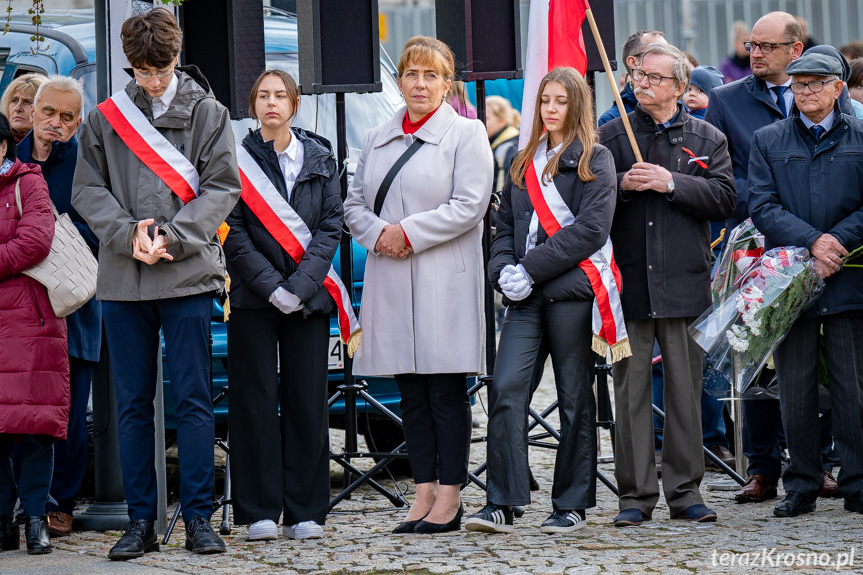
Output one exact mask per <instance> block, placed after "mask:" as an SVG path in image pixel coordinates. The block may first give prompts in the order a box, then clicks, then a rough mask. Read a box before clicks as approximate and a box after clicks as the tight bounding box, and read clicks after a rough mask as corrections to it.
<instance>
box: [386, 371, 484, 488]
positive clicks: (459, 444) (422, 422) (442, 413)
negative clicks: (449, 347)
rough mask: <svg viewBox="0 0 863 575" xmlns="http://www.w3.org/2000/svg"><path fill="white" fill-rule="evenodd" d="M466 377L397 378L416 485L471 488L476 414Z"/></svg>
mask: <svg viewBox="0 0 863 575" xmlns="http://www.w3.org/2000/svg"><path fill="white" fill-rule="evenodd" d="M465 377H466V374H464V373H433V374H425V373H404V374H398V375H396V376H395V379H396V383H397V384H398V386H399V391H400V392H401V395H402V400H401V411H402V426H403V427H404V432H405V441H406V442H407V447H408V459H410V462H411V469H412V470H413V474H414V481H415V482H416V483H430V482H432V481H439V482H440V484H441V485H461V484H462V483H467V466H468V458H469V457H470V434H471V414H470V397H468V394H467V383H466V382H465Z"/></svg>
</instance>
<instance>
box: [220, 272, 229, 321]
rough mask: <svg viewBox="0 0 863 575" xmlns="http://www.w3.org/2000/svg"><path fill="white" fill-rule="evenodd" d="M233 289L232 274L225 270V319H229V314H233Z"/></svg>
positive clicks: (223, 307) (223, 305)
mask: <svg viewBox="0 0 863 575" xmlns="http://www.w3.org/2000/svg"><path fill="white" fill-rule="evenodd" d="M230 291H231V276H229V275H228V272H225V303H224V304H222V310H223V311H224V313H225V321H226V322H227V321H228V316H229V315H231V296H230V295H229V292H230Z"/></svg>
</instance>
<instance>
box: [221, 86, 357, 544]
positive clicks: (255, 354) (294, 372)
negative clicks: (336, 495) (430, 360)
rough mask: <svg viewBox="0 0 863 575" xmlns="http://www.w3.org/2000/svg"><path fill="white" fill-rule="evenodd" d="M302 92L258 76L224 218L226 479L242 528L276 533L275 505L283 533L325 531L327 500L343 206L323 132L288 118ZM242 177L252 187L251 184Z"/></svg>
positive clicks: (259, 535) (266, 535) (269, 535)
mask: <svg viewBox="0 0 863 575" xmlns="http://www.w3.org/2000/svg"><path fill="white" fill-rule="evenodd" d="M299 103H300V102H299V91H298V89H297V85H296V83H295V82H294V80H293V78H291V76H290V75H288V74H287V73H285V72H282V71H281V70H270V71H267V72H264V73H263V74H262V75H261V76H260V77H259V78H258V80H257V81H256V82H255V85H254V87H253V88H252V93H251V96H250V109H251V110H252V115H253V117H255V118H256V119H257V120H258V121H259V122H260V123H261V128H260V130H257V131H252V132H250V133H249V135H248V136H246V137H245V139H244V140H243V144H242V146H243V148H242V149H240V150H238V160H239V164H240V170H241V172H243V175H244V178H243V195H242V199H241V200H240V202H239V203H238V204H237V205H236V207H235V208H234V210H233V212H231V215H230V216H229V217H228V219H227V224H228V226H229V227H230V231H229V232H228V235H227V237H226V238H225V254H226V256H227V268H228V273H229V275H230V278H231V288H230V300H231V310H232V311H231V315H230V319H229V321H228V355H229V357H230V358H231V359H230V363H229V365H228V375H229V379H230V382H231V409H230V412H229V420H228V424H229V430H230V437H231V448H232V449H231V457H232V462H231V463H232V465H231V479H232V481H233V482H234V489H233V503H234V507H235V511H234V513H235V518H236V521H237V523H239V524H251V526H250V528H249V539H251V540H260V539H275V538H276V537H278V525H277V522H278V520H279V516H280V515H282V512H283V511H284V525H285V527H284V530H285V534H286V535H288V536H289V537H293V538H307V537H322V536H323V528H322V525H323V524H324V520H325V518H326V514H327V507H328V504H329V486H330V481H329V475H330V472H329V469H330V466H329V445H328V432H327V429H328V425H327V424H328V421H327V352H328V346H329V333H330V319H329V318H330V313H331V312H332V311H333V310H335V305H334V300H333V298H332V296H330V294H329V293H328V292H327V289H326V288H325V287H323V283H324V280H325V278H326V277H327V273H328V272H329V270H330V267H331V265H332V260H333V257H334V255H335V253H336V248H338V246H339V240H340V239H341V229H342V225H343V221H344V217H343V212H342V202H341V195H340V187H339V180H338V173H337V170H336V161H335V158H334V157H333V154H332V151H331V150H330V144H329V142H328V141H327V140H325V139H324V138H321V137H320V136H318V135H317V134H313V133H311V132H306V131H304V130H300V129H296V128H292V127H291V125H290V122H291V119H292V118H293V117H294V115H295V113H296V111H297V109H298V107H299ZM244 162H245V164H244ZM244 166H245V167H244ZM256 174H257V175H258V176H259V177H258V179H257V180H256V178H255V175H256ZM249 186H253V188H256V189H257V190H258V192H261V193H260V194H259V195H252V196H250V195H249V191H250V189H249ZM265 187H268V189H269V190H270V192H269V195H267V194H266V193H264V190H263V189H261V188H265ZM262 203H263V204H264V205H263V206H262ZM296 216H299V219H300V220H302V222H298V220H297V219H296ZM292 222H293V223H292ZM285 224H287V226H288V227H289V228H291V229H292V230H293V231H294V233H295V234H296V238H297V240H299V243H300V244H302V243H303V241H302V240H303V237H305V238H306V240H307V241H308V244H307V245H306V246H305V249H304V250H303V249H302V248H300V251H299V252H298V251H297V248H296V245H297V242H295V243H294V244H291V242H290V241H287V242H286V240H285V235H284V233H283V230H282V231H279V226H283V225H285ZM297 224H299V225H297ZM274 234H275V236H274ZM277 237H278V238H279V239H277ZM277 349H278V358H277ZM277 359H278V361H277ZM277 366H278V367H277ZM280 413H281V417H280Z"/></svg>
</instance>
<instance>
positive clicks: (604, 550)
mask: <svg viewBox="0 0 863 575" xmlns="http://www.w3.org/2000/svg"><path fill="white" fill-rule="evenodd" d="M550 372H551V370H550V369H547V370H546V377H545V379H544V380H543V383H542V385H541V386H540V388H539V390H538V391H537V394H536V397H535V400H534V407H535V408H539V409H541V408H543V407H545V406H546V405H548V404H549V403H551V401H552V400H553V399H554V393H555V392H554V385H553V381H552V380H551V376H550ZM481 399H482V401H479V402H477V404H476V405H475V406H474V415H475V417H476V419H477V420H478V421H479V422H480V426H479V427H478V428H476V429H475V436H477V437H480V436H483V435H484V434H485V423H486V420H487V419H486V416H485V413H484V409H483V404H484V403H483V402H484V401H485V394H484V392H483V393H481ZM551 421H553V422H556V420H555V419H554V418H552V420H551ZM600 435H601V439H602V441H601V450H602V453H601V455H606V456H607V455H610V453H611V449H610V442H609V438H608V433H607V432H605V431H602V432H601V434H600ZM342 441H343V434H341V433H339V432H335V431H334V432H333V444H334V446H338V445H339V444H340V443H341V442H342ZM338 448H340V447H338ZM471 459H472V461H471V468H472V469H474V468H475V467H476V466H477V465H478V464H480V463H481V462H482V461H483V460H484V459H485V447H484V444H483V443H477V444H475V445H474V446H473V449H472V451H471ZM530 459H531V467H532V469H533V472H534V474H535V475H536V478H537V480H538V481H539V484H540V491H539V492H535V493H534V494H533V499H534V502H533V503H532V504H531V505H530V506H529V507H527V508H526V511H525V514H524V516H523V517H522V518H521V519H516V520H515V521H516V523H515V531H514V532H513V533H512V534H508V535H487V534H482V533H469V532H467V531H464V530H462V531H459V532H456V533H451V534H446V535H436V536H424V535H401V536H395V535H391V534H390V531H391V530H392V528H393V527H395V525H396V524H397V523H398V522H399V521H401V520H402V518H403V517H404V515H405V514H406V508H395V507H393V506H392V505H391V504H390V503H389V502H388V501H387V500H386V499H385V498H383V497H382V496H380V495H379V494H378V493H377V492H375V491H374V490H372V489H369V488H366V487H363V488H361V489H359V490H358V491H357V492H355V494H354V497H353V498H352V499H350V500H347V501H344V502H342V503H340V504H339V505H338V506H337V508H336V510H335V511H334V512H333V513H332V514H331V515H330V516H329V517H328V519H327V525H326V527H325V536H326V538H325V539H323V540H311V541H309V540H306V541H293V540H290V539H285V538H280V539H279V540H278V541H270V542H254V543H253V542H249V541H248V540H247V539H246V535H247V531H246V528H245V527H235V528H234V530H233V534H232V535H231V536H229V537H227V538H226V539H227V545H228V552H227V553H226V554H224V555H210V556H195V555H192V554H190V553H188V552H187V551H185V550H184V547H183V544H184V537H183V527H182V523H181V524H180V525H178V526H177V528H176V529H175V531H174V535H173V536H172V538H171V541H170V543H169V545H168V546H163V547H162V551H161V552H160V553H151V554H148V555H146V556H145V557H143V558H141V559H138V560H135V561H132V562H129V563H127V564H125V565H122V566H121V565H117V564H115V563H111V562H109V561H108V560H107V559H104V561H101V562H99V561H98V560H99V558H104V556H105V554H106V553H107V551H108V549H109V548H110V546H111V545H113V543H114V542H115V541H116V539H117V536H118V535H119V534H118V533H110V532H109V533H97V532H86V533H76V534H73V535H72V536H69V537H65V538H62V539H55V540H54V546H55V553H54V554H53V555H51V556H44V557H38V556H34V557H26V556H25V555H24V553H25V552H24V551H16V552H4V553H2V554H0V573H25V572H26V573H29V572H33V573H55V572H56V573H63V574H72V573H82V574H88V575H90V574H93V573H120V572H123V573H126V572H128V573H143V574H145V575H147V574H150V575H155V574H157V573H171V572H175V573H195V574H207V575H209V574H214V575H215V574H229V573H230V574H233V573H256V574H257V573H261V574H262V573H286V574H287V573H297V574H323V573H340V574H341V573H345V574H347V573H387V574H390V573H393V574H394V573H420V574H427V573H472V574H486V573H488V574H491V573H495V574H497V573H507V574H508V573H512V574H517V573H518V574H520V573H529V574H543V573H567V574H576V573H585V574H593V573H663V574H667V575H673V574H675V573H702V572H715V573H730V572H734V573H738V572H745V571H753V572H762V573H788V572H793V573H815V572H819V573H820V572H824V571H835V570H837V569H836V564H837V561H839V562H845V563H851V562H852V561H853V564H852V565H847V566H844V567H842V570H843V571H845V572H853V573H863V521H861V519H863V517H861V516H860V515H859V514H851V513H849V512H847V511H845V510H844V509H843V506H842V500H841V499H838V500H835V499H834V500H824V499H821V500H819V501H818V510H817V511H816V512H815V513H814V514H810V515H806V516H803V517H798V518H794V519H778V518H775V517H773V515H772V510H773V504H774V502H766V503H761V504H745V505H738V504H735V503H734V502H733V500H732V497H731V492H728V491H712V490H708V489H707V484H709V483H715V482H720V481H722V480H723V479H724V478H725V476H723V475H721V474H719V473H711V472H708V473H707V475H706V476H705V480H704V484H703V485H702V493H703V495H704V497H705V500H706V503H707V505H708V506H710V507H711V508H713V509H714V510H715V511H716V512H717V513H718V514H719V522H718V523H713V524H703V525H701V524H690V523H687V522H682V521H675V520H671V519H669V517H668V508H667V507H665V505H664V502H663V501H662V499H661V500H660V503H659V506H658V507H657V509H656V511H655V513H654V520H653V521H651V522H648V523H645V524H644V525H642V526H641V527H635V528H626V529H615V528H614V527H613V526H612V524H611V520H612V518H613V517H614V515H615V514H616V513H617V499H616V497H615V496H614V495H613V494H612V493H611V491H609V490H608V489H607V488H606V487H605V486H603V485H602V484H599V483H598V485H597V499H598V505H597V507H595V508H594V509H591V510H589V511H588V521H587V525H586V527H585V528H583V529H580V530H578V531H575V532H573V533H570V534H567V535H545V534H542V533H540V532H539V529H538V527H539V525H540V523H541V522H542V521H543V520H544V519H545V518H546V517H547V516H548V514H549V513H550V512H551V503H550V500H549V492H550V489H551V477H552V470H553V466H554V451H552V450H547V449H537V448H534V449H532V450H531V454H530ZM358 465H359V466H361V467H368V466H370V464H366V463H362V462H360V463H358ZM600 470H601V471H602V472H603V473H604V474H605V475H606V476H607V477H609V478H611V479H612V480H613V477H614V469H613V464H609V463H603V464H600ZM333 473H334V475H335V474H336V473H338V470H337V469H336V466H335V465H334V466H333ZM384 483H385V484H387V485H389V486H392V482H391V481H389V480H386V481H384ZM336 484H338V481H334V485H336ZM399 485H400V487H401V488H402V489H404V490H405V491H406V493H407V497H408V499H412V496H413V490H412V483H410V482H408V481H400V482H399ZM333 493H334V494H335V493H336V490H334V491H333ZM463 497H464V503H465V507H466V509H467V513H471V512H473V511H476V510H477V509H479V508H480V507H482V505H484V503H485V494H484V492H483V491H481V490H480V489H478V488H476V487H474V486H471V487H468V488H467V489H465V490H464V492H463ZM218 516H219V517H220V515H218ZM213 524H214V527H215V528H218V527H217V522H216V517H214V522H213ZM22 547H23V545H22ZM735 553H736V554H738V555H732V554H735ZM756 553H758V554H759V555H757V556H756ZM62 554H65V555H66V557H65V558H64V559H63V560H62V561H61V562H62V564H63V565H64V567H63V568H62V569H59V568H58V569H57V570H56V571H55V569H54V568H53V566H55V565H57V563H58V559H60V557H59V556H62ZM792 554H797V555H792ZM843 554H844V555H843ZM852 554H853V555H852ZM58 555H59V556H58ZM7 558H8V559H13V560H14V562H12V563H10V562H7ZM94 560H95V561H94ZM732 560H734V561H735V562H736V563H735V566H731V561H732ZM807 561H808V566H807V563H806V562H807ZM822 561H823V562H825V564H819V562H822ZM827 561H830V562H831V563H830V564H829V565H828V564H826V562H827ZM741 563H745V564H746V565H744V566H742V567H741V566H740V564H741ZM133 564H137V565H133ZM12 565H20V566H25V565H26V567H27V568H26V569H25V568H24V567H20V568H18V569H16V568H12ZM31 569H32V571H31Z"/></svg>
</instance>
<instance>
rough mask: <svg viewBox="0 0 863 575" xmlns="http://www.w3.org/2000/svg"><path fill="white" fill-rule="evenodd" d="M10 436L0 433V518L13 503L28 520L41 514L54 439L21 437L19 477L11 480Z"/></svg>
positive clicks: (12, 437) (7, 511) (51, 460)
mask: <svg viewBox="0 0 863 575" xmlns="http://www.w3.org/2000/svg"><path fill="white" fill-rule="evenodd" d="M15 437H16V436H14V435H9V434H5V433H0V515H9V514H10V513H12V511H13V510H14V509H15V501H16V500H17V499H18V498H19V497H20V498H21V507H22V508H23V509H24V513H25V514H26V515H27V516H28V517H41V516H42V515H45V503H46V502H47V500H48V489H49V488H50V487H51V468H52V466H53V465H54V447H53V446H54V438H53V437H51V436H50V435H21V436H20V437H21V443H20V444H19V446H20V449H19V456H20V464H21V467H20V469H21V476H20V478H19V479H18V481H17V482H16V481H15V476H14V474H13V473H12V445H13V441H15Z"/></svg>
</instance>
